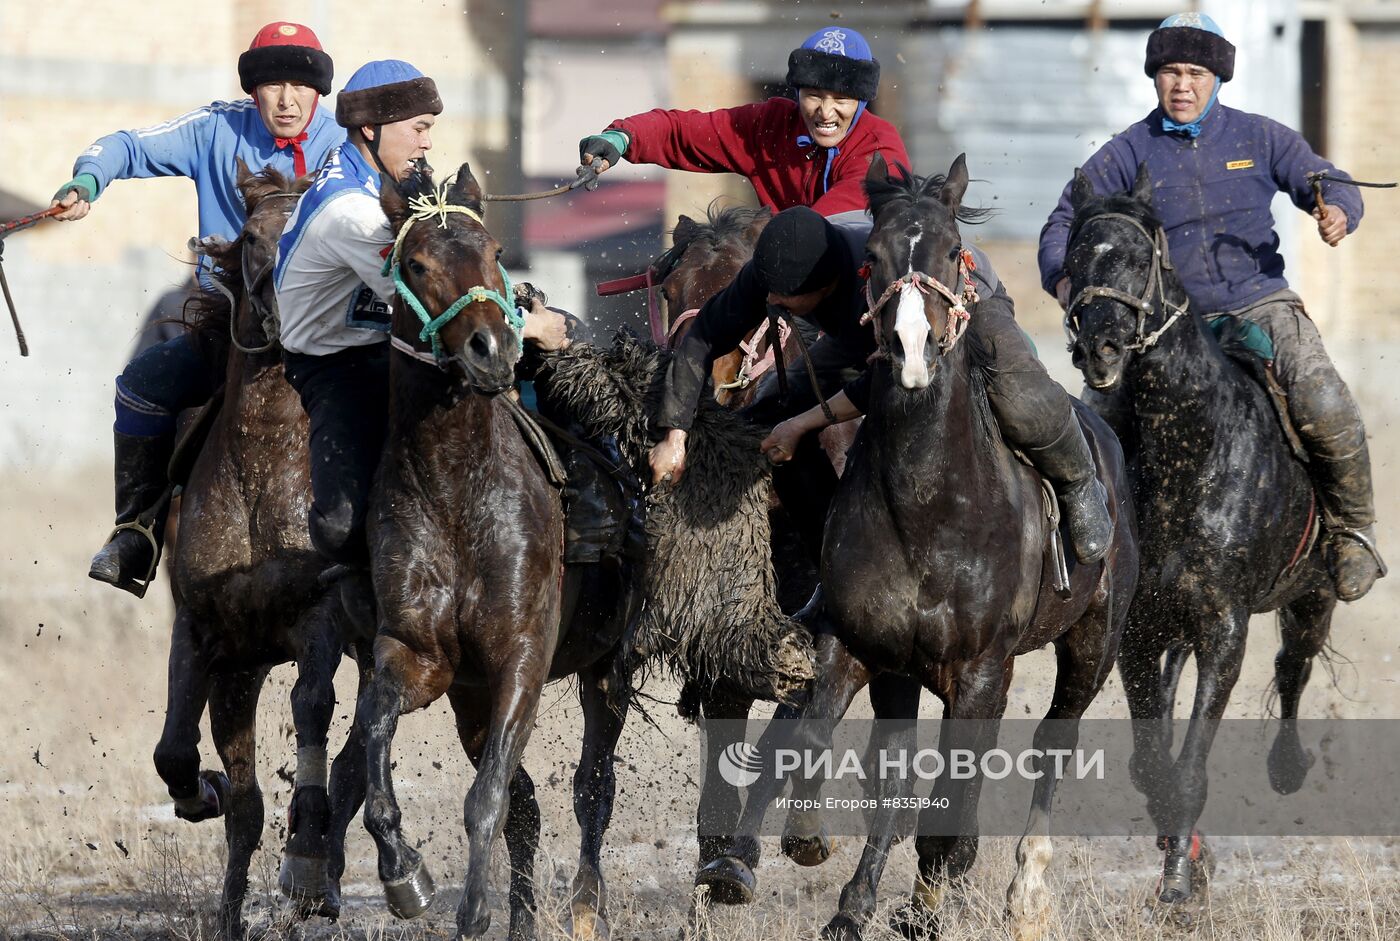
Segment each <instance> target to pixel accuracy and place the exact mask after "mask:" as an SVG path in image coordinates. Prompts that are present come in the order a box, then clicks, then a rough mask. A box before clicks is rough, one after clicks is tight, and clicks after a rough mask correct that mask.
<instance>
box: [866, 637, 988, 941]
mask: <svg viewBox="0 0 1400 941" xmlns="http://www.w3.org/2000/svg"><path fill="white" fill-rule="evenodd" d="M1013 662H1014V661H1012V660H1011V659H1010V658H1008V659H1006V660H999V659H995V658H990V657H989V658H987V659H984V660H982V661H974V662H972V663H970V664H968V665H966V666H965V667H963V668H962V669H961V670H960V671H959V675H957V676H956V677H955V678H954V680H953V682H952V683H951V684H949V685H950V686H951V687H952V689H953V691H954V692H953V694H952V695H951V696H950V697H949V704H948V709H947V712H946V713H945V715H944V719H943V723H942V726H941V729H940V732H939V735H938V749H939V751H940V752H942V753H943V759H944V767H948V768H951V767H952V763H951V761H950V758H949V756H950V755H952V754H953V753H954V751H955V750H957V751H966V752H968V753H970V754H972V755H973V756H974V759H975V762H976V763H977V764H978V765H979V766H980V763H981V760H982V755H983V754H984V753H985V752H986V751H987V750H988V749H990V748H993V747H995V746H996V739H997V724H998V723H999V722H1000V720H1001V715H1002V712H1004V711H1005V709H1006V691H1007V689H1008V688H1009V687H1010V685H1011V672H1012V666H1013ZM936 679H937V678H936V677H934V676H928V677H925V679H924V685H926V686H930V687H932V688H938V687H939V684H937V683H935V682H934V681H935V680H936ZM981 793H982V776H981V775H980V774H974V775H971V776H968V777H959V778H957V779H955V780H953V781H951V782H949V785H948V803H947V806H946V808H939V807H936V806H930V807H927V808H925V809H924V810H923V811H921V812H920V814H919V831H918V836H917V837H916V838H915V840H914V851H915V852H916V853H917V854H918V857H919V869H918V873H917V874H916V875H915V877H914V891H913V895H912V898H911V899H910V902H909V904H908V905H907V906H905V907H904V908H902V909H901V910H900V911H899V912H897V913H896V915H895V919H894V928H895V930H897V931H899V932H900V933H901V934H904V935H906V936H922V935H924V934H927V933H929V932H930V931H934V932H935V933H936V929H937V917H938V908H939V906H940V905H941V903H942V899H943V895H944V893H945V892H946V890H947V889H948V888H949V886H954V887H956V886H957V885H958V884H959V883H960V881H961V880H962V878H963V876H964V875H966V873H967V871H968V870H969V869H970V868H972V864H973V862H975V861H976V859H977V801H978V800H979V798H980V797H981Z"/></svg>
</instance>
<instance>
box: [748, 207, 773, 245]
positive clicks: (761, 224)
mask: <svg viewBox="0 0 1400 941" xmlns="http://www.w3.org/2000/svg"><path fill="white" fill-rule="evenodd" d="M760 208H761V211H760V212H756V213H754V216H753V221H752V222H750V223H749V238H750V239H752V240H753V241H754V242H757V241H758V235H759V233H760V232H762V231H763V230H764V229H765V228H767V227H768V223H770V222H772V221H773V210H771V209H769V208H768V207H767V206H763V207H760Z"/></svg>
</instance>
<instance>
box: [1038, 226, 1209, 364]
mask: <svg viewBox="0 0 1400 941" xmlns="http://www.w3.org/2000/svg"><path fill="white" fill-rule="evenodd" d="M1097 219H1121V220H1123V221H1124V222H1127V223H1128V224H1129V225H1131V226H1132V227H1133V228H1135V229H1137V230H1138V231H1139V232H1141V233H1142V236H1143V238H1145V239H1147V240H1148V241H1149V242H1151V243H1152V268H1151V270H1149V271H1148V272H1147V284H1146V285H1145V286H1144V287H1143V289H1142V293H1141V294H1138V295H1133V294H1129V293H1128V292H1126V291H1120V290H1118V289H1117V288H1111V287H1106V286H1104V285H1099V284H1090V285H1086V286H1085V287H1084V289H1083V290H1081V291H1080V292H1079V293H1078V294H1076V295H1075V296H1074V300H1073V301H1071V302H1070V305H1069V307H1067V308H1065V332H1066V333H1067V334H1069V339H1070V345H1071V346H1073V345H1074V344H1075V343H1077V342H1079V317H1078V314H1077V313H1076V312H1077V311H1078V310H1079V308H1080V307H1081V306H1083V305H1084V304H1087V303H1089V302H1090V301H1093V300H1095V299H1097V298H1105V299H1106V300H1110V301H1116V302H1118V303H1119V304H1125V305H1127V306H1128V307H1131V308H1133V309H1134V310H1135V311H1137V333H1136V335H1135V336H1134V337H1133V341H1132V342H1131V343H1129V344H1127V346H1126V347H1125V349H1127V350H1130V351H1132V352H1135V353H1143V352H1146V351H1147V350H1150V349H1152V347H1154V346H1156V345H1157V341H1158V340H1160V339H1161V338H1162V334H1164V333H1166V332H1167V329H1168V328H1170V327H1171V325H1172V324H1174V323H1176V322H1177V320H1179V319H1180V318H1181V317H1182V316H1183V315H1184V314H1185V313H1186V311H1187V309H1188V308H1189V307H1190V306H1191V299H1190V298H1187V299H1186V303H1184V304H1182V305H1181V306H1180V307H1177V306H1176V305H1175V304H1171V303H1168V301H1167V289H1166V278H1165V276H1164V275H1163V271H1164V270H1166V271H1170V270H1172V263H1171V259H1170V258H1169V257H1168V256H1167V233H1166V232H1165V230H1163V229H1162V227H1161V226H1158V227H1157V230H1156V232H1149V231H1147V227H1146V226H1144V225H1143V224H1142V223H1141V222H1139V221H1137V220H1136V219H1134V218H1133V217H1132V216H1130V215H1127V214H1125V213H1121V212H1105V213H1103V214H1101V215H1097V216H1094V217H1092V218H1090V219H1087V220H1085V225H1087V224H1088V223H1090V222H1093V221H1095V220H1097ZM1154 294H1155V297H1154ZM1158 305H1161V307H1162V309H1163V310H1170V311H1171V312H1172V315H1171V316H1170V317H1168V318H1167V319H1166V322H1165V323H1163V324H1162V326H1160V327H1158V328H1157V329H1156V330H1154V331H1152V332H1151V333H1148V332H1147V315H1148V314H1150V313H1152V312H1153V311H1154V310H1156V309H1157V307H1158Z"/></svg>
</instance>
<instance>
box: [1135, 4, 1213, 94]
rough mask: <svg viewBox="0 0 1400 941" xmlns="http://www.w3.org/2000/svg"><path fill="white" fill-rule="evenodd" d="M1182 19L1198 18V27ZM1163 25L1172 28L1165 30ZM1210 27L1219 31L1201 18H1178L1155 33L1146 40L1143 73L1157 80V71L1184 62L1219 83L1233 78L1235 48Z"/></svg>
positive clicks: (1208, 21)
mask: <svg viewBox="0 0 1400 941" xmlns="http://www.w3.org/2000/svg"><path fill="white" fill-rule="evenodd" d="M1185 16H1195V17H1198V20H1197V22H1198V23H1199V24H1200V25H1187V24H1188V23H1190V22H1191V21H1188V20H1183V17H1185ZM1166 23H1172V24H1174V25H1171V26H1167V25H1166ZM1178 24H1179V25H1178ZM1209 27H1215V29H1216V30H1218V29H1219V28H1220V27H1218V26H1216V25H1215V21H1214V20H1211V19H1210V18H1209V17H1206V16H1203V15H1201V14H1178V15H1177V16H1174V17H1169V18H1168V19H1167V20H1166V21H1165V23H1163V25H1162V26H1159V27H1158V28H1157V29H1154V30H1153V31H1152V33H1151V34H1150V35H1149V36H1148V37H1147V63H1146V65H1145V67H1144V69H1143V70H1144V71H1145V72H1146V73H1147V76H1148V78H1156V77H1157V70H1158V69H1160V68H1161V67H1162V66H1164V65H1167V64H1169V63H1172V62H1186V63H1189V64H1191V65H1199V66H1200V67H1201V68H1203V69H1210V71H1211V72H1213V73H1214V74H1215V75H1216V77H1217V78H1219V79H1220V81H1222V82H1228V81H1229V80H1230V79H1231V78H1233V77H1234V75H1235V47H1234V46H1233V45H1232V44H1231V43H1230V41H1229V40H1228V39H1226V38H1225V37H1224V36H1222V35H1220V34H1219V33H1218V32H1215V31H1212V30H1211V29H1210V28H1209Z"/></svg>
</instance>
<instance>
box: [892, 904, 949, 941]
mask: <svg viewBox="0 0 1400 941" xmlns="http://www.w3.org/2000/svg"><path fill="white" fill-rule="evenodd" d="M890 930H892V931H893V932H894V933H895V934H897V935H899V936H900V937H901V938H907V939H908V941H933V939H935V938H937V937H938V916H937V915H936V914H935V913H933V912H931V911H929V910H928V909H927V908H926V907H924V906H923V905H916V904H915V903H913V902H905V903H904V904H903V905H901V906H899V908H897V909H895V911H894V913H893V914H891V915H890Z"/></svg>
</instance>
